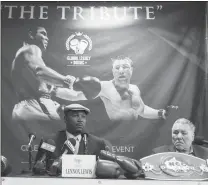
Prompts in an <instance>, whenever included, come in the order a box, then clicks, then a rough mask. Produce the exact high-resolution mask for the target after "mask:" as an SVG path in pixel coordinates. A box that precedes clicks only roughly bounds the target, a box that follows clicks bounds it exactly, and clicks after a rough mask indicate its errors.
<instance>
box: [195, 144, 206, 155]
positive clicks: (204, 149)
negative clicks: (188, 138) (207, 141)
mask: <svg viewBox="0 0 208 185" xmlns="http://www.w3.org/2000/svg"><path fill="white" fill-rule="evenodd" d="M193 147H194V149H195V150H200V151H202V152H204V153H206V154H207V155H208V148H206V147H204V146H199V145H193Z"/></svg>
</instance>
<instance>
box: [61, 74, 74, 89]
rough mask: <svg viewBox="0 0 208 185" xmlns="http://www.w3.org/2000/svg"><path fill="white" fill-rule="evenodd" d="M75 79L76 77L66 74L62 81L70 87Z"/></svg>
mask: <svg viewBox="0 0 208 185" xmlns="http://www.w3.org/2000/svg"><path fill="white" fill-rule="evenodd" d="M75 80H76V78H75V77H74V76H71V75H67V76H65V79H64V82H65V83H66V84H67V85H68V88H69V89H72V88H73V84H74V82H75Z"/></svg>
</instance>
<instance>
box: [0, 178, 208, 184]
mask: <svg viewBox="0 0 208 185" xmlns="http://www.w3.org/2000/svg"><path fill="white" fill-rule="evenodd" d="M38 184H41V185H42V184H43V185H81V184H83V185H115V184H116V185H117V184H118V185H179V184H180V185H208V181H156V180H128V179H80V178H79V179H78V178H76V179H75V178H56V177H53V178H49V177H2V185H38Z"/></svg>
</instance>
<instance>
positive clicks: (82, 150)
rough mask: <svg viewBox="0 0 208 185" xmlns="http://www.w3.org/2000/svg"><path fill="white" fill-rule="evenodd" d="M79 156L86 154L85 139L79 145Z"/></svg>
mask: <svg viewBox="0 0 208 185" xmlns="http://www.w3.org/2000/svg"><path fill="white" fill-rule="evenodd" d="M78 154H79V155H82V154H84V141H83V139H81V141H80V143H79V150H78Z"/></svg>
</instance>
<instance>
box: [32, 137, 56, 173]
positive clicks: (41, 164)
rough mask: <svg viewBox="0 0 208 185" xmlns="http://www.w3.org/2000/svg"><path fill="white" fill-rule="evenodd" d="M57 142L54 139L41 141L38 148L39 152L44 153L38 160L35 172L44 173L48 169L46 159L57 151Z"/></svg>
mask: <svg viewBox="0 0 208 185" xmlns="http://www.w3.org/2000/svg"><path fill="white" fill-rule="evenodd" d="M55 149H56V147H55V142H54V141H53V140H52V139H48V140H47V141H46V142H43V141H42V142H41V143H40V146H39V148H38V153H39V152H40V153H42V155H41V157H40V159H39V160H37V161H36V163H35V165H34V167H33V172H34V173H35V174H44V173H45V171H46V161H47V158H48V155H49V154H51V153H53V152H54V151H55Z"/></svg>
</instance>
